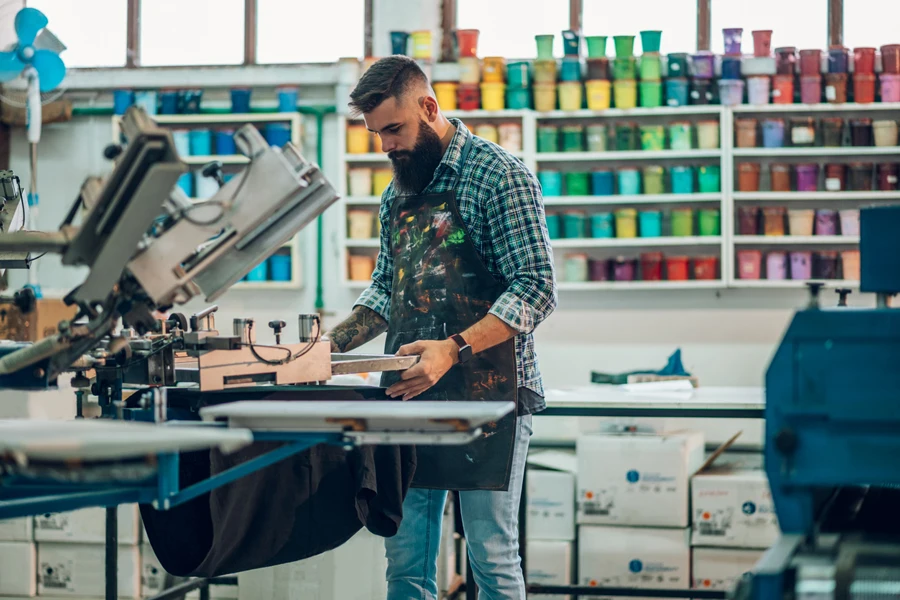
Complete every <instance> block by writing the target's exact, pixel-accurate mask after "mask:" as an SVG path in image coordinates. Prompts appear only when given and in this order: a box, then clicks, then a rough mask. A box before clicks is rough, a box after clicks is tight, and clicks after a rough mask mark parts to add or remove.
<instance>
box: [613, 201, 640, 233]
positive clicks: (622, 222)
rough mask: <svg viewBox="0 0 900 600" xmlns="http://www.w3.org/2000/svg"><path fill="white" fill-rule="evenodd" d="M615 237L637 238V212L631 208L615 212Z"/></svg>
mask: <svg viewBox="0 0 900 600" xmlns="http://www.w3.org/2000/svg"><path fill="white" fill-rule="evenodd" d="M616 237H617V238H635V237H637V210H635V209H633V208H620V209H619V210H617V211H616Z"/></svg>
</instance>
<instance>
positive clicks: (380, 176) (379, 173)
mask: <svg viewBox="0 0 900 600" xmlns="http://www.w3.org/2000/svg"><path fill="white" fill-rule="evenodd" d="M393 178H394V172H393V171H391V170H390V169H375V171H374V172H373V173H372V195H373V196H380V195H381V194H383V193H384V190H385V188H387V186H388V184H390V183H391V179H393Z"/></svg>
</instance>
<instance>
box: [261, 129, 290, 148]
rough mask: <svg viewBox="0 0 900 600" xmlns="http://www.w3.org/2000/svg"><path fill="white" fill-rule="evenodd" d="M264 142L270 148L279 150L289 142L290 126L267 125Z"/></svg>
mask: <svg viewBox="0 0 900 600" xmlns="http://www.w3.org/2000/svg"><path fill="white" fill-rule="evenodd" d="M266 141H267V142H269V145H270V146H275V147H276V148H281V147H282V146H284V145H285V144H287V143H288V142H290V141H291V126H290V125H288V124H286V123H269V124H268V125H266Z"/></svg>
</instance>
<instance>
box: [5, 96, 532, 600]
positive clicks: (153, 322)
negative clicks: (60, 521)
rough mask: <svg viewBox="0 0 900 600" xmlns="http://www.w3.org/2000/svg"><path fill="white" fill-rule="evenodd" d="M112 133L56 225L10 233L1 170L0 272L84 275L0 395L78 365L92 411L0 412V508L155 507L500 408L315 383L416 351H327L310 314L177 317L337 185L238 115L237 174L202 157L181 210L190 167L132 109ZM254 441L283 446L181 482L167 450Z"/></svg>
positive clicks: (461, 425) (280, 240)
mask: <svg viewBox="0 0 900 600" xmlns="http://www.w3.org/2000/svg"><path fill="white" fill-rule="evenodd" d="M122 131H123V135H124V138H125V140H126V141H127V143H125V144H124V145H113V146H110V147H108V148H107V149H106V152H105V154H106V157H107V158H109V159H111V160H114V161H115V167H114V169H113V171H112V172H111V173H110V174H109V176H108V177H106V178H104V179H101V178H93V177H92V178H89V179H87V180H86V181H85V183H84V185H83V186H82V188H81V192H80V195H79V198H78V199H77V201H76V203H75V205H74V206H73V207H72V209H71V211H70V212H69V214H68V215H67V217H66V219H65V222H64V223H63V225H62V226H61V228H60V229H59V231H56V232H37V231H23V230H21V228H18V227H15V226H14V225H13V223H21V222H24V219H22V218H21V217H22V214H23V212H22V211H24V210H25V208H26V206H25V203H24V202H23V201H22V198H21V190H20V189H19V187H18V179H17V178H16V177H15V176H14V175H13V174H12V173H10V172H4V173H2V174H0V179H2V190H0V191H2V194H3V201H4V202H5V204H3V206H2V207H0V218H2V219H4V221H3V223H2V225H3V233H2V234H0V261H2V262H0V265H2V266H3V267H4V268H15V267H21V266H25V265H27V264H28V262H29V261H30V260H31V257H32V254H31V253H46V252H52V253H57V254H60V255H61V257H62V262H63V264H64V265H72V266H87V267H89V269H90V270H89V273H88V274H87V275H86V278H85V280H84V282H83V283H82V284H81V285H79V286H78V287H77V288H76V289H74V290H73V291H72V292H71V293H70V294H69V295H68V296H67V298H66V299H65V301H66V303H67V304H69V305H70V306H73V307H75V308H77V314H76V316H75V317H74V318H72V319H70V320H64V321H62V322H60V323H59V326H58V330H57V331H56V332H55V333H53V335H49V336H47V337H44V338H43V339H40V340H39V341H37V342H34V343H20V342H12V341H4V342H0V400H2V395H3V390H4V389H7V390H9V389H42V388H43V389H46V388H48V387H52V386H55V385H56V383H57V378H58V377H59V376H60V375H63V374H72V373H74V378H73V379H72V386H73V388H74V389H75V390H77V397H78V400H79V402H78V406H79V412H80V410H81V406H82V400H83V398H84V397H85V396H86V395H87V393H88V391H90V393H91V394H92V395H94V396H97V398H98V401H99V404H100V407H101V410H102V418H100V419H73V420H70V421H47V420H23V419H19V420H14V419H8V420H0V519H3V518H12V517H19V516H29V515H36V514H41V513H45V512H59V511H70V510H75V509H79V508H84V507H90V506H100V507H103V506H105V507H113V506H115V505H117V504H122V503H140V504H150V505H152V506H154V507H156V508H158V509H161V510H167V509H170V507H175V506H178V505H180V504H183V503H185V502H188V501H190V500H191V499H193V498H197V497H198V496H200V495H202V494H204V493H208V492H210V491H211V490H213V489H215V488H218V487H220V486H223V485H226V484H228V483H230V482H232V481H235V480H237V479H239V478H241V477H244V476H246V475H248V474H250V473H252V472H255V471H257V470H259V469H263V468H265V467H267V466H269V465H272V464H274V463H276V462H278V461H280V460H282V459H284V458H286V457H289V456H292V455H296V454H298V453H300V452H302V451H303V450H305V449H308V448H310V447H312V446H315V445H317V444H322V443H324V444H335V445H340V446H342V447H345V448H350V447H353V446H356V445H373V444H374V445H378V444H416V445H419V444H465V443H468V442H470V441H472V440H473V439H475V438H476V437H477V436H479V435H481V429H480V428H481V426H483V425H484V424H485V423H488V422H491V421H494V420H497V419H499V418H500V417H502V416H503V415H505V414H507V413H508V412H509V411H511V410H513V408H514V406H513V404H512V403H502V402H483V403H480V402H460V403H452V404H448V403H446V402H424V401H422V402H399V401H394V402H390V401H383V400H385V399H386V397H385V396H383V392H384V391H383V390H381V389H380V388H350V387H346V386H335V385H325V384H326V383H327V382H328V381H329V380H330V379H331V378H332V375H334V374H346V373H365V372H378V371H389V370H402V369H406V368H409V367H410V366H412V365H413V364H414V363H415V362H416V361H417V360H418V357H415V356H413V357H395V356H365V355H355V354H343V355H335V354H331V350H330V342H329V341H328V340H327V339H323V336H322V332H321V323H320V321H319V318H318V316H317V315H299V317H297V326H298V330H297V333H292V334H291V337H293V338H294V339H292V340H287V339H286V338H287V336H288V332H290V331H291V329H292V328H289V327H287V326H286V324H285V323H284V322H283V321H273V322H271V323H269V326H270V327H272V328H273V330H274V333H275V337H276V343H275V345H263V344H257V343H256V330H255V323H254V322H253V320H251V319H240V320H238V319H236V320H235V321H234V323H233V324H232V325H233V329H232V330H231V331H225V332H220V331H219V330H218V329H217V328H216V325H215V311H216V308H215V307H214V306H213V307H210V308H209V309H207V310H204V311H202V312H200V313H198V314H195V315H193V316H191V317H190V318H186V317H185V316H183V315H181V314H178V313H169V312H168V311H169V310H170V309H172V308H173V307H175V306H176V305H180V304H184V303H186V302H188V301H189V300H191V299H192V298H196V297H198V296H202V297H204V298H205V299H206V301H207V302H214V301H215V300H216V299H217V298H218V297H220V296H221V295H222V294H223V293H224V292H225V291H227V290H228V289H229V287H231V286H232V285H233V284H234V283H236V282H237V281H239V280H240V279H241V278H242V277H243V276H244V275H246V274H247V272H248V271H249V270H250V269H252V268H253V267H254V266H255V265H257V264H259V263H260V262H261V261H263V260H265V259H266V258H267V257H268V256H270V255H271V254H273V253H274V252H275V251H277V249H279V248H280V247H282V246H283V245H284V244H285V243H286V242H288V241H289V240H290V239H291V238H292V237H293V236H294V235H296V234H297V233H298V232H299V231H300V230H301V229H302V228H303V227H305V226H306V225H307V224H308V223H310V222H311V221H312V220H313V219H315V218H316V217H317V216H318V215H320V214H321V213H322V212H323V211H325V209H327V208H328V207H329V206H330V205H331V204H333V203H334V201H335V200H337V198H338V196H337V194H336V192H335V190H334V189H333V188H332V186H331V185H330V184H329V182H328V181H327V180H326V179H325V177H324V176H323V175H322V173H321V171H320V170H319V168H318V167H317V166H316V165H314V164H312V163H310V162H308V161H307V160H306V159H304V157H303V156H302V155H301V154H300V153H299V151H298V150H297V148H295V147H294V146H293V145H292V144H290V143H288V144H286V145H285V146H283V147H281V148H275V147H270V146H269V145H268V144H267V143H266V142H265V140H264V139H263V137H262V136H261V135H260V133H259V132H258V131H257V129H256V128H255V127H254V126H252V125H246V126H244V127H242V128H240V129H238V130H237V131H236V132H235V135H234V137H235V141H236V144H237V147H238V148H239V150H240V151H241V152H242V153H243V154H244V155H245V156H247V157H248V158H249V159H250V160H249V163H248V164H247V166H246V168H244V169H243V171H242V172H241V173H239V174H237V175H236V176H235V177H234V178H232V179H231V180H229V181H228V182H225V181H224V180H223V178H222V175H221V165H215V164H212V165H209V166H208V167H207V168H206V169H204V174H205V175H207V176H212V177H215V178H216V180H217V182H218V183H219V186H220V187H219V190H218V192H217V193H216V195H215V196H213V197H212V198H211V199H210V200H208V201H205V202H202V203H195V202H192V201H191V200H190V199H188V198H187V197H186V196H185V195H184V194H183V193H182V192H181V190H180V188H178V187H177V186H176V182H177V180H178V178H179V177H180V176H181V175H182V174H183V173H185V172H187V167H186V165H185V163H183V162H182V161H181V160H180V159H179V157H178V155H177V153H176V151H175V146H174V143H173V140H172V137H171V134H170V133H169V132H168V131H167V130H166V129H163V128H160V127H159V126H157V125H156V124H155V123H154V122H153V121H152V119H151V118H150V117H148V116H147V114H146V113H144V112H143V110H142V109H140V108H137V107H132V108H130V109H129V110H128V112H127V113H126V114H125V115H124V117H123V121H122ZM17 229H18V230H17ZM15 305H16V307H17V308H18V310H19V311H20V312H22V313H27V311H28V310H29V309H30V306H32V305H33V301H32V299H31V298H30V297H29V295H28V293H27V291H25V292H19V293H17V294H16V296H15ZM282 337H284V338H285V339H282ZM142 386H143V387H142ZM127 388H139V389H138V391H135V392H134V393H132V394H131V395H127V392H128V391H129V389H127ZM372 400H382V401H377V402H375V401H372ZM74 416H75V415H73V417H74ZM79 416H80V415H79ZM254 442H281V444H280V445H277V447H276V449H274V450H272V451H270V452H267V453H264V454H262V455H260V456H257V457H256V458H253V459H251V460H249V461H247V462H244V463H241V464H239V465H237V466H235V467H233V468H231V469H228V470H226V471H224V472H221V473H218V474H215V475H211V476H210V477H209V478H208V479H206V480H204V481H201V482H199V483H194V484H192V485H190V486H188V487H185V488H184V489H181V488H180V487H179V477H178V474H179V470H178V462H179V453H181V452H190V451H198V450H200V451H202V450H213V449H215V450H218V451H222V452H231V451H234V450H236V449H240V448H243V447H246V446H248V445H250V444H252V443H254ZM108 512H110V511H108ZM107 523H108V525H109V523H110V519H109V518H108V519H107ZM112 523H113V525H114V523H115V518H113V519H112ZM109 554H110V552H107V558H108V563H107V571H109V570H110V567H111V566H112V572H113V574H114V573H115V568H114V565H115V563H114V562H113V563H112V565H110V563H109V560H110V557H109ZM111 554H112V561H114V560H115V552H114V551H113V552H112V553H111ZM107 576H108V579H109V573H108V574H107ZM113 582H114V577H113ZM114 594H115V585H114V583H113V584H112V585H111V586H110V584H109V581H108V582H107V597H111V596H112V597H114Z"/></svg>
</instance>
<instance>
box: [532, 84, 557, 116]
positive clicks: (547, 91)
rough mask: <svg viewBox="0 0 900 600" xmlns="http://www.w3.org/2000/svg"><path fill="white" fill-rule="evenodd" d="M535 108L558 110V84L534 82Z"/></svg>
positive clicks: (537, 109)
mask: <svg viewBox="0 0 900 600" xmlns="http://www.w3.org/2000/svg"><path fill="white" fill-rule="evenodd" d="M534 110H536V111H540V112H547V111H551V110H556V84H555V83H536V84H534Z"/></svg>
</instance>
